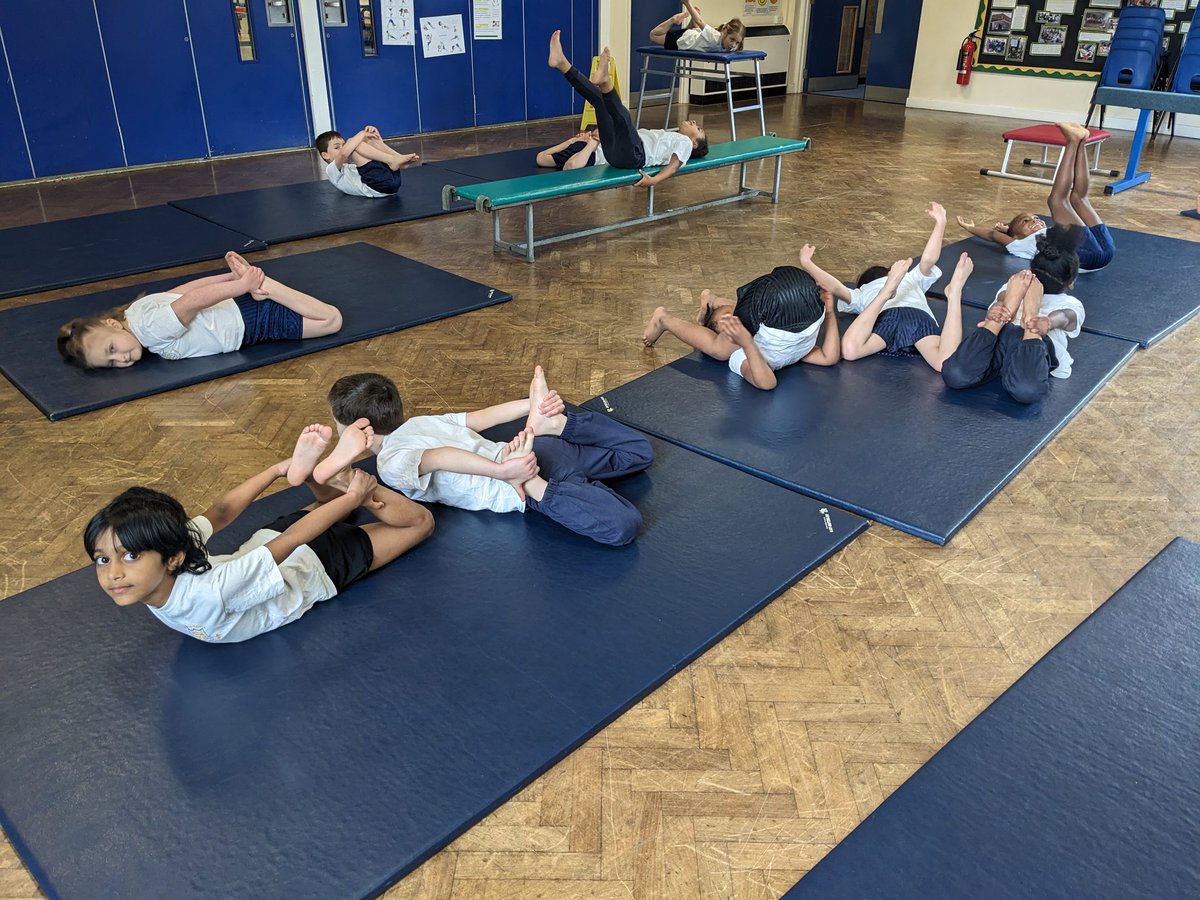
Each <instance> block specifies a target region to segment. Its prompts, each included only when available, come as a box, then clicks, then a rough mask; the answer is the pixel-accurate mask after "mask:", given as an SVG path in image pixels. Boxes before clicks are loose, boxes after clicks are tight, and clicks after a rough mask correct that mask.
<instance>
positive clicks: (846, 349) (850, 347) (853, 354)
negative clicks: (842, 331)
mask: <svg viewBox="0 0 1200 900" xmlns="http://www.w3.org/2000/svg"><path fill="white" fill-rule="evenodd" d="M842 359H846V360H850V361H851V362H853V361H854V360H856V359H862V353H861V348H860V347H859V346H858V343H857V342H856V341H848V340H846V339H845V338H842Z"/></svg>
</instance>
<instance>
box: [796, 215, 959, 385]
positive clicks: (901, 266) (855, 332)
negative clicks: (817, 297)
mask: <svg viewBox="0 0 1200 900" xmlns="http://www.w3.org/2000/svg"><path fill="white" fill-rule="evenodd" d="M925 212H926V213H927V214H928V215H929V217H930V218H931V219H933V230H932V231H931V232H930V233H929V239H928V240H927V241H926V242H925V248H924V249H923V250H922V251H921V259H920V261H919V262H918V263H917V270H916V271H915V272H910V271H909V267H910V265H911V260H907V259H902V260H900V261H899V262H896V263H894V264H893V265H892V266H891V268H890V269H886V268H884V267H883V266H871V267H870V268H869V269H867V270H866V271H865V272H863V273H862V274H861V275H860V276H859V277H858V287H856V288H848V287H846V285H844V284H843V283H842V282H841V281H839V280H838V279H836V278H834V277H833V276H832V275H830V274H829V273H828V272H826V271H824V270H823V269H821V268H820V267H819V266H817V264H816V263H814V262H813V259H812V258H813V252H814V248H813V246H812V245H811V244H805V245H804V247H803V249H801V251H800V265H801V267H803V269H804V271H806V272H808V273H809V274H810V275H812V277H813V278H815V279H816V280H817V284H819V285H821V287H823V288H825V289H826V290H829V291H831V292H832V293H833V295H834V296H835V297H837V300H838V310H839V311H840V312H848V313H855V314H857V318H856V319H855V320H854V322H853V323H852V324H851V325H850V326H849V327H848V328H847V329H846V333H845V334H844V335H842V357H843V358H845V359H850V360H854V359H862V358H864V357H867V356H873V355H874V354H876V353H882V354H883V355H884V356H920V357H922V358H923V359H924V360H925V362H927V363H929V365H930V366H932V367H933V369H934V370H935V371H941V368H942V363H943V362H944V361H945V360H946V358H947V357H948V356H950V354H952V353H953V352H954V351H955V349H956V348H957V347H958V342H959V341H960V340H962V308H961V307H960V305H959V304H958V302H957V301H954V302H951V303H950V304H949V305H948V306H947V307H946V321H945V324H943V325H942V327H941V329H940V330H939V329H938V322H937V319H936V318H935V317H934V315H933V310H931V309H930V308H929V301H928V300H926V299H925V292H926V291H927V290H929V288H931V287H932V286H933V283H934V282H935V281H937V280H938V279H939V278H940V277H941V276H942V270H941V269H939V268H938V267H937V261H938V257H939V256H941V253H942V236H943V235H944V234H945V232H946V210H945V209H943V208H942V205H941V204H940V203H936V202H931V203H930V204H929V208H928V209H926V210H925ZM963 256H964V257H966V254H965V253H964V254H963ZM964 266H970V259H966V260H965V262H964V260H962V259H960V260H959V264H958V268H957V269H955V272H954V279H955V281H957V288H958V289H959V290H961V287H962V282H964V281H966V278H967V274H969V271H970V270H969V268H968V269H967V271H965V272H964V271H961V270H962V269H963V267H964ZM946 294H947V296H948V297H949V296H950V294H951V288H949V287H947V289H946ZM957 295H958V294H957V291H956V294H955V296H956V297H957Z"/></svg>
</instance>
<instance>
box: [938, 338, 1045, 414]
mask: <svg viewBox="0 0 1200 900" xmlns="http://www.w3.org/2000/svg"><path fill="white" fill-rule="evenodd" d="M1056 368H1058V357H1057V356H1056V355H1055V353H1054V345H1053V344H1052V343H1050V339H1049V338H1047V337H1044V338H1042V339H1041V340H1040V341H1027V340H1025V330H1024V329H1023V328H1021V326H1019V325H1013V324H1012V323H1009V324H1007V325H1005V326H1004V327H1003V328H1001V329H1000V333H999V334H998V335H994V334H992V333H991V332H990V331H988V330H987V329H986V328H972V329H971V333H970V334H968V335H967V336H966V337H965V338H963V342H962V343H961V344H959V345H958V349H957V350H955V351H954V353H953V354H952V355H951V356H950V358H949V359H947V360H946V361H945V362H944V363H943V364H942V380H943V381H944V382H946V386H947V387H951V388H954V389H955V390H959V389H962V388H970V387H975V386H976V385H980V384H985V383H987V382H989V381H991V380H992V379H993V378H995V377H996V376H997V375H999V376H1000V381H1001V383H1002V384H1003V385H1004V389H1005V390H1006V391H1008V393H1009V396H1011V397H1012V398H1013V399H1014V400H1016V401H1017V402H1018V403H1036V402H1037V401H1039V400H1041V399H1042V398H1043V397H1045V396H1046V394H1047V393H1048V392H1049V390H1050V373H1051V371H1053V370H1054V369H1056Z"/></svg>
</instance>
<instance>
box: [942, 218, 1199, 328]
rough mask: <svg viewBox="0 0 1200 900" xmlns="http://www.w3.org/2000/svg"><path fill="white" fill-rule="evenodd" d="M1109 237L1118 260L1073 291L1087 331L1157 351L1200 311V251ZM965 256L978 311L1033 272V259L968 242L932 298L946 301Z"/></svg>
mask: <svg viewBox="0 0 1200 900" xmlns="http://www.w3.org/2000/svg"><path fill="white" fill-rule="evenodd" d="M1109 231H1111V232H1112V236H1113V242H1114V243H1115V244H1116V245H1117V255H1116V257H1115V258H1114V259H1113V261H1112V262H1111V263H1109V264H1108V265H1107V266H1105V267H1104V268H1103V269H1100V270H1099V271H1097V272H1087V273H1085V274H1082V275H1080V276H1079V278H1078V280H1077V281H1076V282H1075V289H1074V290H1073V291H1071V294H1072V296H1075V297H1078V298H1079V300H1080V301H1081V302H1082V303H1083V308H1084V311H1085V312H1086V313H1087V315H1086V317H1085V318H1084V323H1083V330H1084V331H1090V332H1091V333H1092V334H1103V335H1107V336H1108V337H1116V338H1123V339H1125V340H1127V341H1137V342H1138V343H1139V344H1141V345H1142V346H1143V347H1149V346H1151V345H1152V344H1154V343H1157V342H1158V341H1160V340H1162V339H1163V338H1164V337H1166V336H1167V335H1168V334H1170V333H1171V332H1172V331H1174V330H1175V329H1176V328H1178V327H1179V326H1180V325H1182V324H1183V323H1184V322H1186V321H1187V320H1188V319H1190V318H1191V317H1192V316H1194V315H1195V314H1196V313H1197V312H1200V291H1196V290H1194V289H1193V287H1192V285H1193V284H1194V283H1195V282H1196V280H1197V279H1198V278H1200V244H1198V243H1195V242H1193V241H1183V240H1180V239H1178V238H1167V237H1159V236H1158V235H1155V234H1144V233H1142V232H1140V231H1126V230H1125V229H1124V228H1109ZM964 250H965V251H967V252H968V253H970V254H971V261H972V262H974V263H975V270H974V272H972V274H971V279H970V280H969V281H968V282H967V287H966V290H965V291H964V292H963V302H964V303H968V304H970V305H972V306H980V307H983V308H984V309H986V308H987V307H988V306H989V305H990V304H991V302H992V301H993V300H995V299H996V291H998V290H1000V288H1002V287H1003V286H1004V285H1005V283H1007V281H1008V279H1009V278H1010V277H1011V276H1012V275H1013V274H1014V273H1015V272H1019V271H1021V270H1022V269H1027V268H1029V260H1027V259H1018V258H1017V257H1015V256H1013V255H1012V254H1011V253H1008V252H1007V251H1006V250H1005V249H1004V248H1003V247H1001V246H1000V245H998V244H993V243H991V242H990V241H985V240H983V239H981V238H974V237H971V238H967V239H966V240H962V241H958V242H957V243H954V244H950V245H948V246H947V247H946V248H945V249H944V250H942V257H941V260H940V261H939V262H938V265H939V266H940V267H941V269H942V273H943V274H942V277H941V279H940V280H939V281H938V282H937V284H935V285H934V286H933V287H932V288H931V289H930V293H931V294H934V295H937V296H939V297H944V296H945V287H946V284H947V283H948V282H949V281H950V276H951V275H952V274H953V272H954V267H955V265H956V264H957V263H958V257H959V255H960V254H961V253H962V252H963V251H964Z"/></svg>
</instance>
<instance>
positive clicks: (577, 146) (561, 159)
mask: <svg viewBox="0 0 1200 900" xmlns="http://www.w3.org/2000/svg"><path fill="white" fill-rule="evenodd" d="M585 147H587V144H585V143H584V142H583V141H572V142H571V143H570V144H569V145H567V146H566V147H564V148H563V149H561V150H559V151H558V152H556V153H552V154H551V156H553V157H554V168H556V169H561V168H562V167H563V166H565V165H566V164H567V160H569V159H570V158H571V157H572V156H574V155H575V154H576V153H578V152H579V151H580V150H583V149H584V148H585ZM595 164H596V154H595V152H592V153H591V154H590V155H589V156H588V161H587V162H586V163H584V165H585V166H594V165H595Z"/></svg>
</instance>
